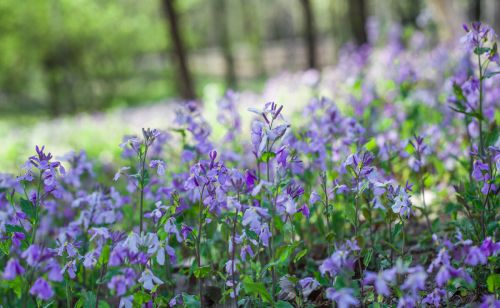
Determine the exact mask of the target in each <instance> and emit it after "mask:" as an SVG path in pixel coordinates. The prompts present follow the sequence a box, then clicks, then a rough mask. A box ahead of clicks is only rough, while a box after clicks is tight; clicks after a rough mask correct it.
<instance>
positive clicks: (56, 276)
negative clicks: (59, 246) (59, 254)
mask: <svg viewBox="0 0 500 308" xmlns="http://www.w3.org/2000/svg"><path fill="white" fill-rule="evenodd" d="M45 269H46V270H47V271H48V275H47V277H48V278H49V280H50V281H62V280H63V279H64V277H63V275H62V273H61V272H62V269H61V266H60V265H59V263H57V262H56V261H55V260H54V259H52V260H51V261H49V262H48V263H47V265H46V267H45Z"/></svg>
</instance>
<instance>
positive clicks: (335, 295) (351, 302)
mask: <svg viewBox="0 0 500 308" xmlns="http://www.w3.org/2000/svg"><path fill="white" fill-rule="evenodd" d="M353 295H354V290H352V289H349V288H343V289H340V290H335V289H334V288H328V289H326V298H328V299H329V300H331V301H334V302H336V303H337V306H338V307H339V308H348V307H351V306H357V305H359V300H358V299H356V298H355V297H354V296H353Z"/></svg>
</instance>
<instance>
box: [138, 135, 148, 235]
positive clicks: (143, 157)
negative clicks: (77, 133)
mask: <svg viewBox="0 0 500 308" xmlns="http://www.w3.org/2000/svg"><path fill="white" fill-rule="evenodd" d="M147 154H148V145H147V144H145V145H144V154H142V155H141V156H140V159H141V196H140V216H139V235H142V220H143V217H142V216H143V214H142V212H143V208H144V185H145V181H146V156H147Z"/></svg>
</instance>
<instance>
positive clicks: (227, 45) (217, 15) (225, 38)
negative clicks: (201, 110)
mask: <svg viewBox="0 0 500 308" xmlns="http://www.w3.org/2000/svg"><path fill="white" fill-rule="evenodd" d="M212 3H213V6H212V10H213V15H212V17H213V19H214V30H215V35H216V40H217V43H218V45H219V47H220V48H221V49H222V56H223V58H224V63H225V66H226V86H227V87H228V88H233V89H234V88H236V83H237V80H236V67H235V63H234V57H233V50H232V46H231V40H230V37H229V28H228V21H227V7H226V6H227V3H226V0H213V2H212Z"/></svg>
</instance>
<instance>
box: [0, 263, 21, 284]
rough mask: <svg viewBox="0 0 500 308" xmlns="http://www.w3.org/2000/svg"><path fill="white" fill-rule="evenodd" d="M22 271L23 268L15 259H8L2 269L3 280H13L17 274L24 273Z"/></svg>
mask: <svg viewBox="0 0 500 308" xmlns="http://www.w3.org/2000/svg"><path fill="white" fill-rule="evenodd" d="M24 272H25V270H24V268H23V267H22V266H21V264H19V261H18V260H17V259H10V260H9V261H7V264H6V265H5V269H4V270H3V278H4V279H5V280H13V279H15V278H16V277H17V276H19V275H22V274H24Z"/></svg>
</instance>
